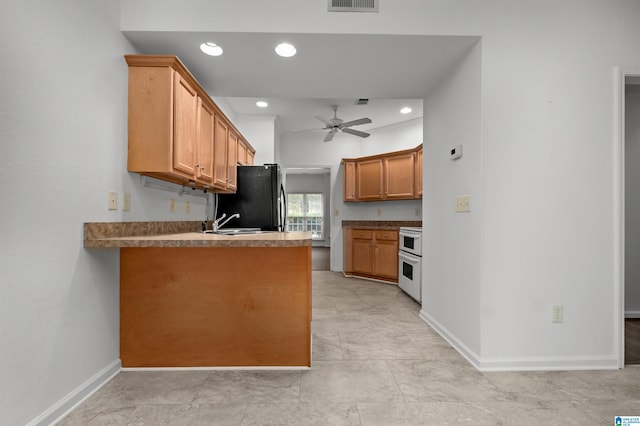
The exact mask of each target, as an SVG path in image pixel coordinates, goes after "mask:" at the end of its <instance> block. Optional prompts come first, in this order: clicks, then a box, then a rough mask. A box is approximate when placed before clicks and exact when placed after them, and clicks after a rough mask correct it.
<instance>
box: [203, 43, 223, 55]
mask: <svg viewBox="0 0 640 426" xmlns="http://www.w3.org/2000/svg"><path fill="white" fill-rule="evenodd" d="M200 50H202V52H203V53H205V54H207V55H209V56H220V55H222V47H220V46H218V45H217V44H215V43H211V42H206V43H202V44H201V45H200Z"/></svg>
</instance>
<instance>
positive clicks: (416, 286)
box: [398, 251, 422, 302]
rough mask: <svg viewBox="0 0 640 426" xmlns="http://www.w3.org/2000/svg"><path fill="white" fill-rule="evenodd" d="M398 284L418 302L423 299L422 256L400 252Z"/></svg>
mask: <svg viewBox="0 0 640 426" xmlns="http://www.w3.org/2000/svg"><path fill="white" fill-rule="evenodd" d="M398 286H399V287H400V288H401V289H402V290H403V291H404V292H405V293H407V294H408V295H409V296H411V297H412V298H413V299H415V301H416V302H421V301H422V258H421V257H420V256H416V255H413V254H411V253H407V252H404V251H399V252H398Z"/></svg>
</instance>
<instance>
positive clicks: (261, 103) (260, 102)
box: [256, 101, 269, 108]
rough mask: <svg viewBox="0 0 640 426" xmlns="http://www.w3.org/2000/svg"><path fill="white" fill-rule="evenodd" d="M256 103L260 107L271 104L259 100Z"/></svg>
mask: <svg viewBox="0 0 640 426" xmlns="http://www.w3.org/2000/svg"><path fill="white" fill-rule="evenodd" d="M256 105H257V106H259V107H260V108H266V107H268V106H269V104H268V103H266V102H265V101H258V102H256Z"/></svg>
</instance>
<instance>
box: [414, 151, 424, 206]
mask: <svg viewBox="0 0 640 426" xmlns="http://www.w3.org/2000/svg"><path fill="white" fill-rule="evenodd" d="M415 172H416V179H415V180H416V198H422V145H420V146H419V147H418V149H417V151H416V166H415Z"/></svg>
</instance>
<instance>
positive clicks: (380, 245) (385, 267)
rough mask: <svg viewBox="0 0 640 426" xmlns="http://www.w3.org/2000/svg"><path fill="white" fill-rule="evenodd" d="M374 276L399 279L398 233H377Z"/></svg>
mask: <svg viewBox="0 0 640 426" xmlns="http://www.w3.org/2000/svg"><path fill="white" fill-rule="evenodd" d="M374 247H375V252H374V261H373V266H374V268H373V274H374V275H376V276H379V277H382V278H392V279H394V280H397V279H398V232H397V231H376V232H375V245H374Z"/></svg>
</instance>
